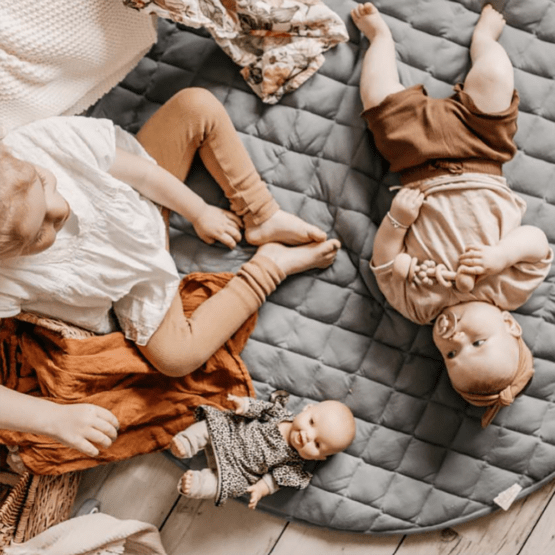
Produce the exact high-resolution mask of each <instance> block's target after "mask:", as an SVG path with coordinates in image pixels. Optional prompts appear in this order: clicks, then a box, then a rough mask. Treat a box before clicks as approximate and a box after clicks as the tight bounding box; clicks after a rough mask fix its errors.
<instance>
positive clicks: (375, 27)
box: [351, 2, 391, 42]
mask: <svg viewBox="0 0 555 555" xmlns="http://www.w3.org/2000/svg"><path fill="white" fill-rule="evenodd" d="M351 17H352V18H353V21H354V23H355V25H356V26H357V27H358V28H359V29H360V31H361V32H362V33H363V34H364V36H365V37H366V38H367V39H368V40H369V41H370V42H372V41H373V40H374V39H375V38H376V36H377V35H378V34H381V33H386V34H388V35H390V34H391V32H390V30H389V27H388V26H387V23H386V22H385V21H384V20H383V18H382V16H381V14H380V12H379V11H378V8H376V6H374V4H371V3H370V2H366V3H365V4H359V5H358V6H357V7H356V8H353V9H352V10H351Z"/></svg>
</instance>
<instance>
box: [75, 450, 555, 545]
mask: <svg viewBox="0 0 555 555" xmlns="http://www.w3.org/2000/svg"><path fill="white" fill-rule="evenodd" d="M180 475H181V470H180V469H179V468H178V467H177V466H176V465H175V464H174V463H172V462H171V461H170V460H169V459H167V458H166V457H165V456H164V455H162V454H160V453H157V454H152V455H145V456H141V457H136V458H134V459H131V460H129V461H126V462H123V463H117V464H113V465H108V466H104V467H98V468H95V469H92V470H89V471H86V472H85V473H83V477H82V480H81V485H80V489H79V493H78V496H77V499H76V501H75V507H76V508H78V507H80V506H81V504H82V503H83V501H84V500H85V499H87V498H96V499H97V500H98V501H100V503H101V507H100V510H101V511H102V512H104V513H107V514H110V515H113V516H115V517H117V518H121V519H137V520H141V521H144V522H150V523H152V524H154V525H155V526H157V527H158V529H159V530H160V532H161V537H162V542H163V544H164V547H165V549H166V551H167V553H168V555H189V554H195V555H199V554H205V553H206V554H210V555H270V554H272V555H305V554H306V555H312V554H317V555H332V554H334V555H335V554H340V553H343V554H346V555H359V554H360V555H362V554H365V555H447V554H449V555H459V554H464V555H495V554H499V555H517V554H518V555H554V554H555V495H554V494H555V482H551V483H550V484H548V485H546V486H545V487H543V488H542V489H540V490H539V491H537V492H536V493H534V494H532V495H530V496H528V497H527V498H525V499H524V500H522V501H518V502H516V503H515V504H514V505H513V506H512V507H511V509H510V510H509V511H507V512H505V511H502V510H499V511H498V512H496V513H493V514H491V515H489V516H487V517H484V518H481V519H478V520H475V521H473V522H470V523H467V524H463V525H461V526H457V527H456V528H454V529H447V530H443V531H438V532H430V533H426V534H417V535H410V536H401V535H399V536H367V535H362V534H352V533H344V532H336V531H330V530H326V529H321V528H315V527H312V526H305V525H302V524H296V523H287V522H285V521H283V520H282V519H279V518H276V517H274V516H270V515H268V514H265V513H263V512H262V511H251V510H249V509H247V508H246V506H245V505H243V504H241V503H239V502H237V501H228V502H227V503H226V504H225V505H224V506H223V507H215V506H214V504H213V503H212V502H209V501H196V500H189V499H186V498H184V497H182V496H179V495H178V493H177V490H176V484H177V481H178V479H179V477H180Z"/></svg>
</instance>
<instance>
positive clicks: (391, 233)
mask: <svg viewBox="0 0 555 555" xmlns="http://www.w3.org/2000/svg"><path fill="white" fill-rule="evenodd" d="M423 202H424V195H423V194H422V193H421V192H420V191H419V190H418V189H409V188H403V189H401V190H400V191H399V192H398V193H397V194H396V195H395V198H394V199H393V202H392V203H391V210H390V211H389V214H390V215H391V217H389V216H386V217H385V218H384V219H383V221H382V223H381V224H380V227H379V228H378V232H377V233H376V237H375V239H374V253H373V255H372V265H373V266H382V265H383V264H387V263H388V262H391V261H392V260H393V259H394V258H395V257H396V256H397V255H398V254H399V253H401V252H403V250H404V243H405V235H406V234H407V231H408V228H409V227H410V226H411V225H412V224H413V223H414V221H415V220H416V218H417V217H418V214H419V213H420V207H421V206H422V203H423ZM397 224H400V225H397Z"/></svg>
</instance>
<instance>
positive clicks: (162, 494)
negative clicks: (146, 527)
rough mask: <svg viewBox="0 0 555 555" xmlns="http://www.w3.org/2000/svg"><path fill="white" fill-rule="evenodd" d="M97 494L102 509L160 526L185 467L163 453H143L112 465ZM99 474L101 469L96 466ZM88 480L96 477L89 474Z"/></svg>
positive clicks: (170, 505)
mask: <svg viewBox="0 0 555 555" xmlns="http://www.w3.org/2000/svg"><path fill="white" fill-rule="evenodd" d="M109 466H110V468H109V472H108V475H107V476H106V477H105V478H104V480H103V483H102V485H101V487H100V489H99V490H98V491H97V492H96V495H95V497H96V498H97V499H98V501H100V504H101V508H100V510H101V511H102V512H103V513H106V514H109V515H112V516H115V517H117V518H121V519H136V520H141V521H143V522H150V523H151V524H154V525H155V526H157V527H160V526H161V525H162V523H163V522H164V520H165V518H166V517H167V516H168V514H169V512H170V511H171V508H172V506H173V505H174V503H175V501H176V499H177V497H178V496H179V494H178V493H177V482H178V480H179V477H180V476H181V474H182V471H181V470H180V469H179V468H178V467H177V466H176V465H175V464H174V463H172V462H171V461H169V460H168V459H167V458H166V457H165V456H164V455H162V454H161V453H152V454H149V455H141V456H139V457H134V458H132V459H129V460H127V461H122V462H119V463H117V464H114V465H109ZM95 470H96V471H97V472H98V473H99V474H100V473H101V472H103V470H101V469H95ZM88 479H89V480H91V479H94V477H89V478H88Z"/></svg>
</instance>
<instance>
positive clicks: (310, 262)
mask: <svg viewBox="0 0 555 555" xmlns="http://www.w3.org/2000/svg"><path fill="white" fill-rule="evenodd" d="M340 248H341V243H340V242H339V241H338V240H337V239H329V240H328V241H322V242H319V243H316V242H313V243H308V244H306V245H300V246H297V247H288V246H286V245H282V244H281V243H266V244H264V245H262V246H261V247H260V248H259V249H258V251H257V254H261V255H264V256H266V257H267V258H269V259H270V260H272V261H273V262H275V264H276V265H277V266H278V267H279V268H280V269H281V270H282V271H283V272H284V273H285V275H288V276H290V275H292V274H297V273H299V272H304V271H306V270H312V269H313V268H327V267H328V266H330V265H331V264H332V263H333V261H334V260H335V257H336V256H337V252H338V251H339V249H340ZM255 256H256V255H255Z"/></svg>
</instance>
